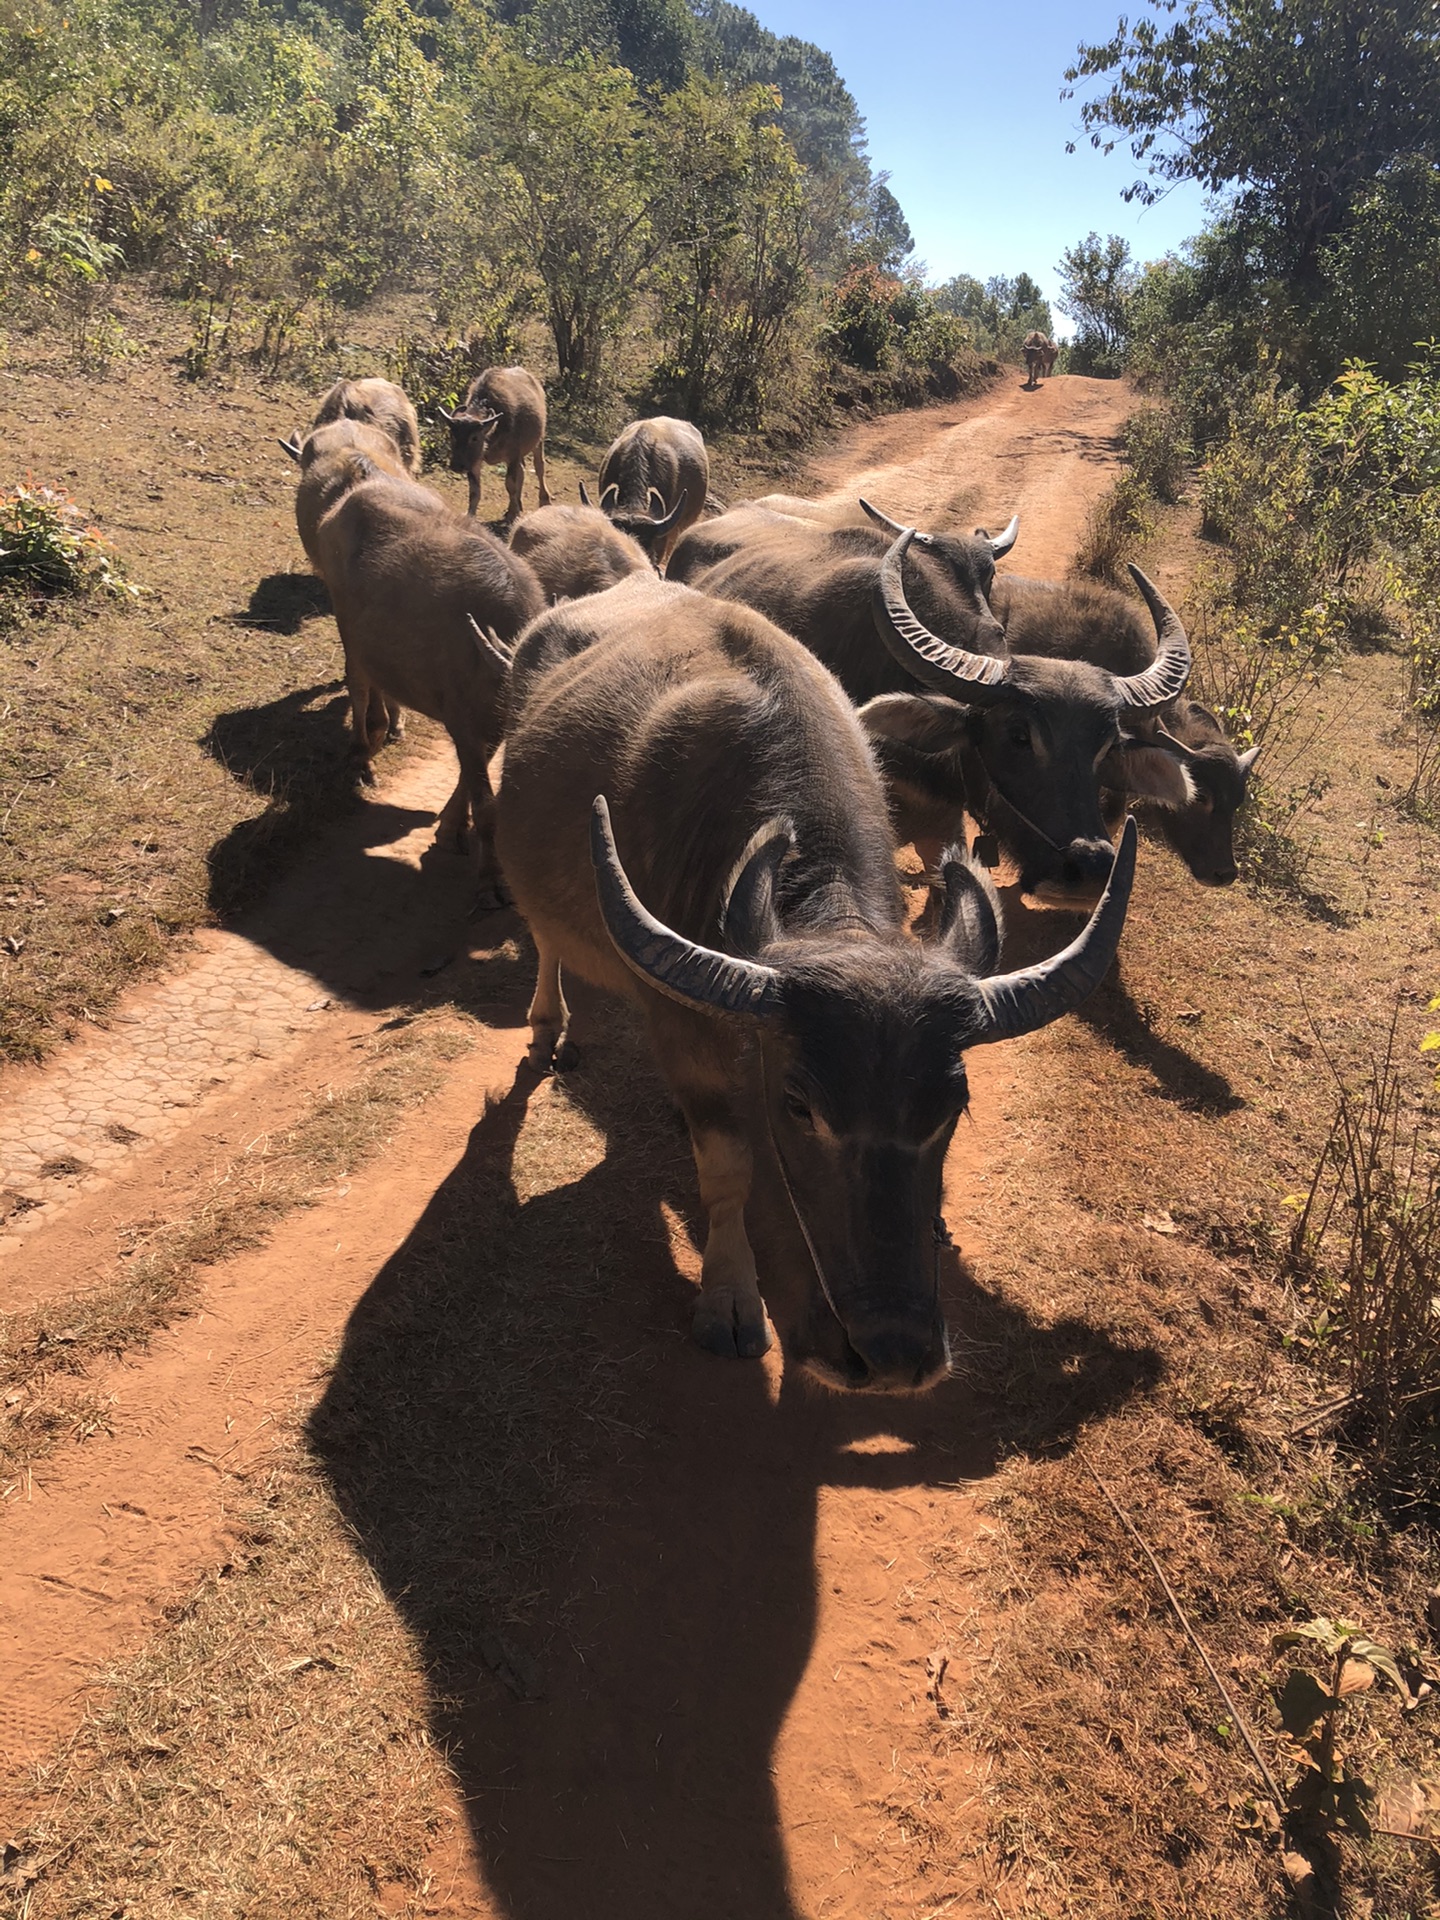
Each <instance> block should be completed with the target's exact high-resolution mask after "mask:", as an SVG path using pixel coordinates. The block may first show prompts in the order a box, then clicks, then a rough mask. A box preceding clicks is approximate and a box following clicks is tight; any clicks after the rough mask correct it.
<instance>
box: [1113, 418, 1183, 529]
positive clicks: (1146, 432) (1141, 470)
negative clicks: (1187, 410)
mask: <svg viewBox="0 0 1440 1920" xmlns="http://www.w3.org/2000/svg"><path fill="white" fill-rule="evenodd" d="M1193 459H1194V449H1193V448H1192V447H1191V445H1190V442H1189V439H1188V438H1187V436H1186V432H1185V423H1184V421H1183V420H1182V419H1181V417H1180V416H1179V414H1178V413H1177V412H1176V411H1175V409H1174V408H1172V407H1141V408H1140V409H1139V410H1138V411H1137V412H1135V413H1132V414H1131V416H1130V418H1129V419H1128V420H1127V421H1126V423H1125V460H1126V463H1127V465H1128V466H1129V468H1130V471H1131V472H1132V473H1133V474H1134V475H1135V477H1136V479H1137V480H1138V481H1139V482H1140V484H1141V486H1142V487H1144V488H1145V489H1146V491H1147V492H1149V493H1152V494H1154V496H1155V498H1156V499H1157V500H1161V501H1163V502H1164V503H1165V504H1166V505H1167V506H1173V505H1174V504H1175V502H1176V501H1177V500H1178V499H1179V498H1180V495H1181V493H1182V491H1183V490H1184V487H1185V484H1186V481H1187V480H1188V478H1189V474H1190V466H1191V463H1192V461H1193Z"/></svg>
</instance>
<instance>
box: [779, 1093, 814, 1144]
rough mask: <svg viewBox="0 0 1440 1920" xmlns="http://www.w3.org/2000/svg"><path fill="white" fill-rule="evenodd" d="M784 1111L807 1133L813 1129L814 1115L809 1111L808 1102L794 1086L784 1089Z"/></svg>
mask: <svg viewBox="0 0 1440 1920" xmlns="http://www.w3.org/2000/svg"><path fill="white" fill-rule="evenodd" d="M785 1111H786V1113H788V1114H789V1116H790V1118H791V1119H792V1120H793V1121H794V1122H795V1124H796V1125H797V1126H799V1127H803V1128H804V1129H805V1131H806V1132H807V1133H813V1132H814V1131H815V1115H814V1114H813V1113H812V1112H811V1111H810V1103H809V1101H808V1100H807V1099H806V1098H805V1096H804V1094H803V1093H801V1092H800V1091H799V1089H798V1088H796V1087H786V1089H785Z"/></svg>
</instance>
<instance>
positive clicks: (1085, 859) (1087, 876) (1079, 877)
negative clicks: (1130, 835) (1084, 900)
mask: <svg viewBox="0 0 1440 1920" xmlns="http://www.w3.org/2000/svg"><path fill="white" fill-rule="evenodd" d="M1114 863H1115V849H1114V847H1113V846H1111V844H1110V842H1109V841H1108V840H1072V841H1071V842H1070V844H1069V846H1068V847H1067V848H1066V849H1065V857H1064V859H1063V860H1062V861H1061V863H1060V873H1061V877H1062V878H1063V879H1064V880H1065V882H1066V883H1067V885H1070V886H1077V887H1078V886H1084V885H1085V884H1086V883H1087V882H1089V881H1095V880H1100V881H1104V880H1107V879H1108V878H1109V877H1110V869H1111V867H1112V866H1113V865H1114Z"/></svg>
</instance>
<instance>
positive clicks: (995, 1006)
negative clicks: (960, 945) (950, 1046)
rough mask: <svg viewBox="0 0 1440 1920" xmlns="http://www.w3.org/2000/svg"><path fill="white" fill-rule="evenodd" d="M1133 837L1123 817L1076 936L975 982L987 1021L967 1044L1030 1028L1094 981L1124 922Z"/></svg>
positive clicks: (1056, 1014) (1070, 1004)
mask: <svg viewBox="0 0 1440 1920" xmlns="http://www.w3.org/2000/svg"><path fill="white" fill-rule="evenodd" d="M1135 840H1136V834H1135V821H1134V818H1133V816H1132V817H1131V818H1130V819H1128V820H1127V821H1126V822H1125V831H1124V833H1122V834H1121V836H1120V845H1119V848H1118V849H1117V850H1116V854H1115V864H1114V865H1113V866H1112V867H1111V869H1110V878H1109V880H1107V881H1106V883H1105V891H1104V893H1102V894H1101V896H1100V904H1099V905H1098V906H1097V907H1096V909H1095V911H1094V912H1093V913H1092V914H1091V916H1090V918H1089V920H1088V922H1087V923H1086V925H1085V928H1084V931H1083V932H1082V933H1081V934H1080V936H1079V938H1078V939H1075V940H1072V941H1071V942H1070V945H1069V946H1068V947H1066V948H1065V949H1064V951H1063V952H1061V953H1057V954H1055V955H1054V957H1053V958H1052V959H1049V960H1042V961H1041V962H1040V964H1039V966H1035V967H1021V968H1020V969H1018V971H1016V972H1015V973H997V974H994V975H992V977H991V978H990V979H988V980H982V981H980V982H979V987H980V994H981V998H982V1000H983V1001H984V1005H985V1018H986V1024H985V1027H984V1029H983V1030H982V1031H981V1032H980V1033H979V1034H977V1035H976V1037H975V1038H974V1039H973V1040H972V1041H971V1042H970V1045H971V1046H984V1045H986V1044H987V1043H988V1042H990V1041H992V1040H1014V1039H1017V1038H1018V1037H1019V1035H1021V1034H1022V1033H1034V1032H1035V1030H1036V1028H1037V1027H1044V1026H1048V1025H1049V1023H1050V1022H1051V1021H1052V1020H1058V1019H1059V1018H1060V1015H1061V1014H1062V1013H1072V1012H1073V1011H1074V1010H1075V1008H1076V1007H1078V1006H1079V1005H1080V1003H1081V1001H1082V1000H1085V999H1087V998H1088V997H1089V995H1090V994H1092V993H1093V992H1094V991H1095V989H1096V987H1098V986H1099V984H1100V982H1101V981H1102V980H1103V979H1104V977H1105V973H1106V971H1107V969H1108V968H1109V965H1110V962H1111V961H1112V960H1113V959H1114V958H1115V953H1116V949H1117V948H1118V947H1119V945H1120V934H1121V930H1122V929H1123V927H1124V925H1125V909H1126V907H1127V906H1128V905H1129V904H1130V887H1131V884H1132V882H1133V881H1134V878H1135Z"/></svg>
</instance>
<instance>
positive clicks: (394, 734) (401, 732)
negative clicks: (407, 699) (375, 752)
mask: <svg viewBox="0 0 1440 1920" xmlns="http://www.w3.org/2000/svg"><path fill="white" fill-rule="evenodd" d="M404 738H405V722H404V721H403V720H392V721H391V723H390V725H389V727H388V728H387V729H386V731H385V743H386V745H387V746H394V744H395V742H396V741H397V740H403V739H404Z"/></svg>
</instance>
